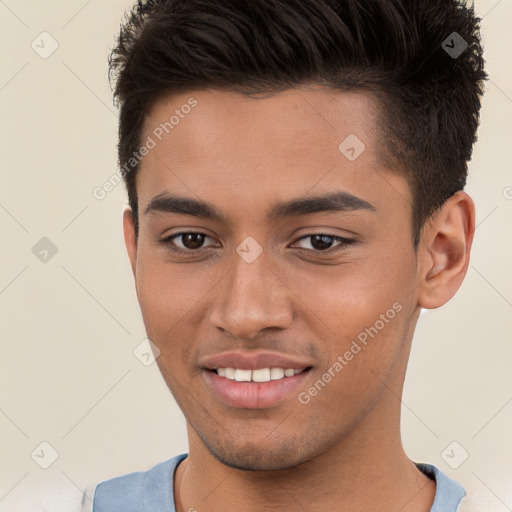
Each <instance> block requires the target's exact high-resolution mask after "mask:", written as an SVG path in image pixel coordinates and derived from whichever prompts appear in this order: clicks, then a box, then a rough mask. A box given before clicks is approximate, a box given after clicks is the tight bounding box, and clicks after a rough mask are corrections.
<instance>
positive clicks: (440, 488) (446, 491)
mask: <svg viewBox="0 0 512 512" xmlns="http://www.w3.org/2000/svg"><path fill="white" fill-rule="evenodd" d="M416 466H417V467H418V469H419V470H420V471H421V472H422V473H424V474H425V475H427V476H428V477H429V478H431V479H432V480H434V481H435V482H436V495H435V497H434V503H433V504H432V508H431V512H443V511H446V510H453V511H455V510H457V511H460V508H459V505H460V503H461V500H462V499H463V498H464V497H465V496H466V491H465V489H464V487H462V485H460V484H459V483H458V482H456V481H455V480H452V479H451V478H449V477H448V476H447V475H445V474H444V473H443V472H442V471H441V470H440V469H438V468H436V467H435V466H432V465H431V464H425V463H416Z"/></svg>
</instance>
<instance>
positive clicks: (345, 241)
mask: <svg viewBox="0 0 512 512" xmlns="http://www.w3.org/2000/svg"><path fill="white" fill-rule="evenodd" d="M183 235H202V236H204V237H206V238H211V237H210V236H209V235H207V234H206V233H202V232H200V231H182V232H180V233H176V234H174V235H171V236H168V237H166V238H164V239H163V240H161V241H160V243H161V244H162V245H163V246H164V247H165V248H166V249H168V250H170V251H172V252H174V253H178V254H180V255H193V254H198V253H200V252H201V251H204V250H206V249H207V248H206V247H200V248H199V249H179V248H176V247H174V246H173V245H172V240H173V239H174V238H179V237H180V236H183ZM314 236H325V237H327V238H331V239H333V240H334V241H336V242H340V244H339V245H337V246H334V248H333V247H329V248H328V249H326V250H324V251H320V250H314V249H300V248H299V249H298V250H299V251H300V252H302V253H306V254H311V253H314V254H320V255H321V254H330V253H331V252H335V251H338V250H344V249H346V247H347V246H349V245H354V244H355V243H357V240H355V239H352V238H344V237H342V236H339V235H331V234H329V233H310V234H308V235H304V236H302V237H300V238H299V239H298V240H297V241H296V242H294V243H297V242H299V241H301V240H304V239H306V238H312V237H314ZM336 247H338V249H336Z"/></svg>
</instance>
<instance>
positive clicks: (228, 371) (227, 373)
mask: <svg viewBox="0 0 512 512" xmlns="http://www.w3.org/2000/svg"><path fill="white" fill-rule="evenodd" d="M220 369H221V370H224V377H226V379H230V380H235V369H234V368H220Z"/></svg>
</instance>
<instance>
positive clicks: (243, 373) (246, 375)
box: [235, 368, 252, 382]
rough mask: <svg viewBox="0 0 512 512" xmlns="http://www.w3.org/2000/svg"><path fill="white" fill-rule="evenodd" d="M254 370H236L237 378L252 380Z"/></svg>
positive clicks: (242, 380) (238, 380) (239, 379)
mask: <svg viewBox="0 0 512 512" xmlns="http://www.w3.org/2000/svg"><path fill="white" fill-rule="evenodd" d="M251 377H252V371H251V370H240V369H239V368H237V369H236V370H235V380H236V381H237V382H251Z"/></svg>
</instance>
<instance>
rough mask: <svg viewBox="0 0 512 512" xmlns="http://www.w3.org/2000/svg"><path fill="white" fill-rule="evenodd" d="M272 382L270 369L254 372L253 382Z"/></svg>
mask: <svg viewBox="0 0 512 512" xmlns="http://www.w3.org/2000/svg"><path fill="white" fill-rule="evenodd" d="M269 380H270V368H261V369H259V370H253V371H252V381H253V382H268V381H269Z"/></svg>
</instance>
